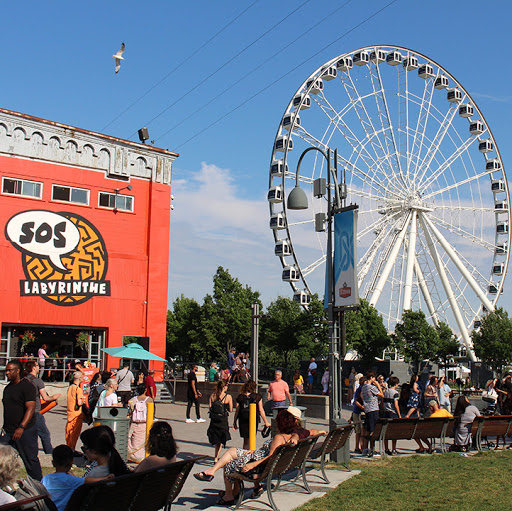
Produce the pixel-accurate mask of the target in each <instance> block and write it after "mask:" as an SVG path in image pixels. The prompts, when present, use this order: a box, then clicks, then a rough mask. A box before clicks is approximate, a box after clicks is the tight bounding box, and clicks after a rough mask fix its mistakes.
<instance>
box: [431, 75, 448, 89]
mask: <svg viewBox="0 0 512 511" xmlns="http://www.w3.org/2000/svg"><path fill="white" fill-rule="evenodd" d="M448 83H449V82H448V77H446V76H445V75H439V76H438V77H437V78H436V80H435V82H434V88H435V89H446V88H447V87H448Z"/></svg>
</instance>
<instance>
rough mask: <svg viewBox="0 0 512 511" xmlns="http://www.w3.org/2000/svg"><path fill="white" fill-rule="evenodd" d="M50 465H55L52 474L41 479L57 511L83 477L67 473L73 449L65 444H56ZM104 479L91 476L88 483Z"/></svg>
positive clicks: (65, 502) (61, 508)
mask: <svg viewBox="0 0 512 511" xmlns="http://www.w3.org/2000/svg"><path fill="white" fill-rule="evenodd" d="M52 465H53V466H54V467H55V472H54V473H53V474H48V475H45V476H44V477H43V480H42V481H41V482H42V483H43V485H44V486H45V487H46V489H47V490H48V493H49V494H50V496H51V498H52V500H53V502H54V503H55V505H56V506H57V509H58V510H59V511H64V509H65V507H66V505H67V503H68V501H69V499H70V498H71V494H72V493H73V492H74V491H75V490H76V489H77V488H78V487H79V486H82V484H84V478H83V477H76V476H74V475H71V474H69V471H70V470H71V466H72V465H73V449H71V447H68V446H67V445H58V446H57V447H55V449H53V452H52ZM101 479H105V478H104V477H92V478H90V479H88V480H87V482H88V483H95V482H96V481H100V480H101Z"/></svg>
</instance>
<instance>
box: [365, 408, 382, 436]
mask: <svg viewBox="0 0 512 511" xmlns="http://www.w3.org/2000/svg"><path fill="white" fill-rule="evenodd" d="M378 420H379V410H375V411H374V412H366V419H365V421H364V427H365V428H366V431H368V433H373V432H374V431H375V426H376V425H377V421H378Z"/></svg>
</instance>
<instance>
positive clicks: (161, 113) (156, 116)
mask: <svg viewBox="0 0 512 511" xmlns="http://www.w3.org/2000/svg"><path fill="white" fill-rule="evenodd" d="M310 1H311V0H305V1H304V2H302V3H301V4H300V5H299V6H298V7H297V8H295V9H294V10H293V11H292V12H290V13H289V14H287V15H286V16H284V17H283V18H281V20H279V21H278V22H277V23H275V24H274V25H272V27H270V28H269V29H268V30H267V31H266V32H264V33H263V34H261V35H260V36H259V37H258V38H256V39H255V40H254V41H253V42H252V43H250V44H248V45H247V46H246V47H245V48H243V49H241V50H240V51H239V52H238V53H237V54H236V55H234V56H233V57H231V58H230V59H229V60H227V61H226V62H224V64H222V66H220V67H219V68H217V69H216V70H215V71H213V73H210V74H209V75H208V76H207V77H206V78H204V79H203V80H201V81H200V82H199V83H198V84H196V85H195V86H194V87H192V88H191V89H190V90H189V91H188V92H185V94H183V95H182V96H180V97H179V98H178V99H177V100H176V101H174V102H173V103H171V104H170V105H169V106H167V107H166V108H164V109H163V110H162V111H161V112H160V113H159V114H158V115H155V117H153V118H152V119H151V120H150V121H149V122H147V123H145V124H144V126H149V125H150V124H151V123H152V122H153V121H155V120H156V119H158V118H159V117H160V116H162V115H163V114H164V113H165V112H167V111H168V110H169V109H171V108H172V107H173V106H174V105H176V103H178V102H180V101H181V100H182V99H183V98H185V97H187V96H188V95H189V94H190V93H192V92H193V91H195V90H196V89H197V88H198V87H200V86H201V85H202V84H203V83H205V82H206V81H207V80H209V79H210V78H211V77H212V76H214V75H216V74H217V73H218V72H219V71H220V70H221V69H224V68H225V67H226V66H227V65H228V64H230V63H231V62H233V60H235V59H236V58H237V57H239V56H240V55H242V53H244V52H245V51H247V50H248V49H249V48H250V47H251V46H254V45H255V44H256V43H257V42H258V41H260V40H261V39H263V38H264V37H265V36H266V35H267V34H269V33H270V32H271V31H272V30H274V29H275V28H276V27H278V26H279V25H280V24H281V23H283V22H284V21H286V20H287V19H288V18H289V17H290V16H292V15H293V14H295V13H296V12H297V11H298V10H299V9H302V7H304V6H305V5H306V4H307V3H309V2H310ZM136 134H137V132H136V131H135V132H134V133H132V134H131V135H130V137H129V138H132V137H134V136H135V135H136Z"/></svg>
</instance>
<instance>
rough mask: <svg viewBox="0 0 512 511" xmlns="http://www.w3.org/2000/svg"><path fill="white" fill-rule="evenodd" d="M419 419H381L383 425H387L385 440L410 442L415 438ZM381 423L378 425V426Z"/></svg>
mask: <svg viewBox="0 0 512 511" xmlns="http://www.w3.org/2000/svg"><path fill="white" fill-rule="evenodd" d="M418 421H419V419H417V418H414V419H410V418H409V419H379V422H380V423H382V425H383V426H384V425H386V424H387V427H386V431H385V434H384V439H385V440H410V439H412V438H413V436H414V432H415V430H416V426H417V424H418ZM378 424H379V423H377V425H378Z"/></svg>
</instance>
